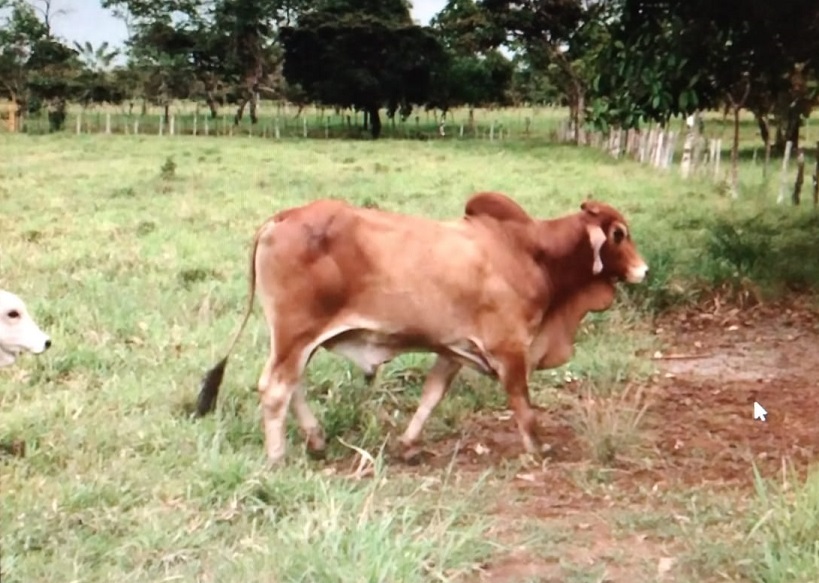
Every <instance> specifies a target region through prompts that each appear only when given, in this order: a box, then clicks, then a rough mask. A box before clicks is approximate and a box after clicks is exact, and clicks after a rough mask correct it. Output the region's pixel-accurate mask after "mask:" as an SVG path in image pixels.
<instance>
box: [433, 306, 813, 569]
mask: <svg viewBox="0 0 819 583" xmlns="http://www.w3.org/2000/svg"><path fill="white" fill-rule="evenodd" d="M717 308H719V306H717ZM655 327H656V331H655V333H656V334H657V337H658V339H659V340H660V344H661V349H660V351H659V354H654V355H646V357H651V358H653V359H654V362H655V364H657V366H658V368H659V373H658V375H657V377H656V379H655V381H654V382H652V383H651V384H650V386H648V387H647V388H646V389H647V391H648V394H649V397H650V403H651V404H650V407H649V409H648V413H647V416H646V419H645V427H644V430H645V431H647V432H648V433H649V434H650V435H651V436H652V446H653V447H652V449H653V451H652V453H651V454H650V455H649V456H647V458H646V459H645V460H643V461H646V462H647V463H645V464H643V465H642V466H641V467H640V466H639V464H638V466H634V465H633V464H632V466H631V467H629V468H626V469H621V470H619V471H618V470H615V471H612V472H609V473H607V474H605V479H602V480H601V479H600V477H601V476H600V474H595V473H594V468H593V466H592V465H591V464H589V463H588V462H586V461H584V459H588V456H585V455H584V454H583V452H582V451H581V447H580V444H579V443H578V441H577V438H576V434H575V432H574V431H573V429H572V428H571V427H570V426H569V425H568V423H567V422H566V420H565V416H562V415H561V414H560V411H554V410H553V411H551V412H545V411H544V412H541V414H540V424H541V427H542V428H543V432H544V434H545V436H546V438H547V440H548V442H549V443H552V444H560V445H559V446H556V447H555V449H554V451H553V452H552V456H551V459H550V460H549V461H548V463H547V464H546V465H545V466H544V467H538V466H535V467H534V468H523V469H521V468H520V467H515V468H514V469H513V470H512V471H511V472H510V476H509V483H508V484H506V485H505V486H504V490H503V492H504V496H503V498H504V499H502V500H501V499H499V500H498V501H497V502H496V508H495V514H496V515H497V516H498V517H499V518H500V521H499V523H500V524H501V527H499V528H501V531H500V532H498V533H496V538H497V540H512V539H513V538H514V537H512V536H510V534H511V533H513V532H514V533H517V536H518V539H520V531H521V529H523V530H524V531H525V530H526V528H528V529H530V530H531V531H532V532H531V533H530V534H534V535H535V538H537V539H539V540H540V543H537V544H534V545H524V546H523V547H521V548H517V549H513V550H512V551H510V552H508V553H507V554H506V555H504V556H503V557H502V558H500V559H498V560H497V561H496V562H494V563H493V564H492V565H487V566H486V567H485V569H483V570H482V572H481V573H480V575H479V576H478V577H476V578H475V581H487V582H492V583H513V582H514V583H517V582H523V581H544V582H545V581H555V582H557V581H569V582H571V581H577V582H580V581H598V582H602V581H606V582H609V583H620V582H623V583H625V582H635V583H639V582H641V581H657V580H661V581H683V580H685V579H684V578H678V576H679V575H678V574H675V571H676V568H675V567H674V561H673V557H674V554H675V553H677V552H679V548H678V542H679V541H675V540H674V537H673V536H663V535H662V531H663V524H662V522H663V521H671V522H673V519H672V518H670V517H669V510H668V509H667V508H665V507H664V508H662V509H660V510H656V511H655V510H654V509H652V504H654V500H653V498H652V495H653V494H652V493H660V494H662V493H673V492H678V493H679V492H681V493H682V495H685V493H686V492H689V491H690V489H691V488H700V489H701V488H709V487H710V488H715V489H724V490H725V491H727V490H728V489H729V488H732V489H738V490H740V491H747V490H750V489H751V488H752V479H753V476H752V469H751V463H752V462H755V463H756V465H757V466H758V467H759V468H760V471H761V472H762V473H763V475H765V476H775V475H777V472H780V471H781V468H782V463H783V460H788V462H790V463H792V464H793V466H794V467H795V468H796V469H797V470H800V471H801V470H804V469H805V467H806V466H807V464H808V463H810V462H813V461H815V460H817V459H818V458H819V423H817V419H819V317H817V314H816V313H815V312H812V311H811V310H809V309H807V308H806V307H804V306H798V305H790V306H783V305H778V306H764V307H763V306H759V307H756V308H754V309H751V310H746V311H742V312H740V311H739V310H735V309H714V307H712V309H710V310H709V311H702V310H699V311H693V310H692V311H691V312H687V313H677V314H673V315H667V316H665V317H663V318H662V319H661V320H659V321H658V322H657V323H656V324H655ZM754 401H757V402H759V403H760V404H761V405H762V406H763V407H764V408H765V409H766V411H767V416H766V419H765V421H760V420H754V419H753V403H754ZM456 441H459V443H460V451H459V453H458V454H457V464H458V466H459V469H461V470H462V471H467V472H468V471H470V470H474V471H475V472H476V473H478V472H480V471H481V470H483V469H485V468H486V467H487V466H494V467H495V468H497V469H501V470H503V469H504V468H509V467H510V466H513V465H514V463H513V464H510V463H509V460H510V459H513V460H516V459H517V456H518V455H519V454H520V453H521V447H520V444H519V439H518V436H517V432H516V429H515V427H514V423H512V422H511V421H510V419H509V416H508V415H507V414H498V413H495V414H486V415H482V416H478V417H477V418H475V419H473V420H472V421H471V422H470V424H468V426H467V427H465V428H464V431H463V432H462V437H461V438H460V440H455V439H453V440H450V441H444V442H443V443H440V444H438V445H437V446H436V448H437V449H438V450H439V456H438V457H437V458H436V459H435V460H433V461H431V462H429V463H431V464H435V465H438V464H444V463H448V462H449V461H450V460H451V455H452V454H453V453H454V449H455V442H456ZM648 462H650V463H648ZM661 498H662V496H660V495H659V494H658V497H657V500H660V499H661ZM660 504H662V503H660ZM652 512H659V514H652ZM663 512H664V514H663ZM651 516H657V517H659V518H658V521H659V524H652V523H651ZM641 520H642V521H643V522H645V523H646V524H644V525H643V526H642V527H641V526H640V524H641ZM629 521H631V523H629ZM624 523H625V524H627V525H628V524H631V526H630V527H628V526H627V527H626V528H623V527H622V525H623V524H624ZM618 525H619V526H618ZM635 525H636V526H635ZM658 533H659V534H658Z"/></svg>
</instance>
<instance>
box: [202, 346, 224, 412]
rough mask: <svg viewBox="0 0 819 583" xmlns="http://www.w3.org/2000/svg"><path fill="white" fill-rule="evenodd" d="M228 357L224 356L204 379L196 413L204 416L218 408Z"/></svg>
mask: <svg viewBox="0 0 819 583" xmlns="http://www.w3.org/2000/svg"><path fill="white" fill-rule="evenodd" d="M227 361H228V357H227V356H226V357H224V358H223V359H222V360H220V361H219V362H218V363H216V366H214V367H213V368H212V369H210V370H209V371H208V372H207V374H206V375H205V377H204V378H203V379H202V385H201V387H200V389H199V398H198V399H197V400H196V415H197V417H202V416H204V415H207V414H208V413H210V412H212V411H213V410H214V409H215V408H216V398H217V397H218V396H219V387H220V386H221V384H222V378H224V376H225V367H226V366H227Z"/></svg>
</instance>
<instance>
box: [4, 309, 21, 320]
mask: <svg viewBox="0 0 819 583" xmlns="http://www.w3.org/2000/svg"><path fill="white" fill-rule="evenodd" d="M6 316H8V318H9V320H16V319H17V318H19V317H20V312H18V311H17V310H11V311H10V312H9V313H7V314H6Z"/></svg>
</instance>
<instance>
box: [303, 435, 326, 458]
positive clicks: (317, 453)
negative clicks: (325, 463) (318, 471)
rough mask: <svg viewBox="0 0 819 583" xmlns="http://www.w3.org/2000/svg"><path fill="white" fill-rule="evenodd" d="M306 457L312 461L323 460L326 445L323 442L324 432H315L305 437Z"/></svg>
mask: <svg viewBox="0 0 819 583" xmlns="http://www.w3.org/2000/svg"><path fill="white" fill-rule="evenodd" d="M306 442H307V455H309V456H310V457H311V458H313V459H324V456H325V454H326V451H327V444H326V442H325V440H324V432H323V431H321V430H317V431H315V432H313V433H311V434H310V435H308V436H307V440H306Z"/></svg>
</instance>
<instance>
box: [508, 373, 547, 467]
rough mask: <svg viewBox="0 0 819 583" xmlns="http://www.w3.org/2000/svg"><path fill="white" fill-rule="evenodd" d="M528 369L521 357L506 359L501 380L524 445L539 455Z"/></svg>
mask: <svg viewBox="0 0 819 583" xmlns="http://www.w3.org/2000/svg"><path fill="white" fill-rule="evenodd" d="M527 377H528V370H527V367H526V362H525V361H524V359H523V358H520V357H507V358H505V359H504V361H503V364H502V367H501V371H500V381H501V383H503V387H504V389H505V390H506V396H507V399H508V404H509V408H510V409H511V410H512V412H513V413H514V415H515V421H516V422H517V424H518V431H519V432H520V438H521V441H523V447H524V449H525V450H526V452H527V453H530V454H536V455H539V454H540V452H541V446H540V440H539V438H538V428H537V419H536V418H535V412H534V410H533V409H532V404H531V403H530V401H529V384H528V378H527Z"/></svg>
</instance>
